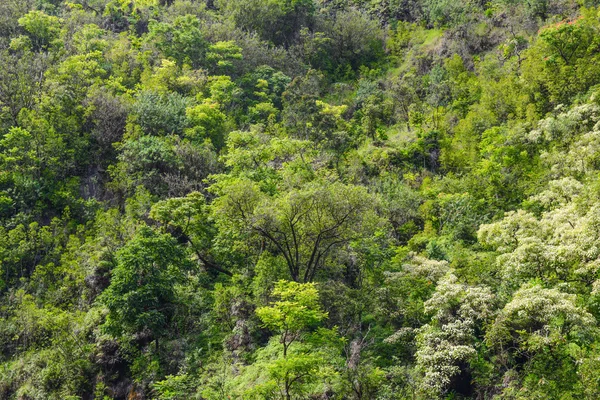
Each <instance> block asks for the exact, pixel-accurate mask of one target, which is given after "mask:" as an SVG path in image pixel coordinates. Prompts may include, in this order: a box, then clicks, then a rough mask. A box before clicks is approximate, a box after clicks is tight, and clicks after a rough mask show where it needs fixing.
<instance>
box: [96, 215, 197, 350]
mask: <svg viewBox="0 0 600 400" xmlns="http://www.w3.org/2000/svg"><path fill="white" fill-rule="evenodd" d="M116 260H117V266H116V267H115V268H114V269H113V270H112V271H111V283H110V286H109V287H108V288H107V289H106V290H105V291H104V292H103V293H102V295H101V296H100V297H99V298H98V301H99V302H100V303H101V304H103V305H105V306H106V308H107V309H108V315H107V317H106V322H105V324H104V327H105V328H106V330H107V331H109V332H111V333H114V334H117V335H120V334H128V335H133V334H136V333H144V332H148V333H149V334H150V335H151V339H153V340H154V341H155V343H156V348H157V349H158V347H159V339H160V338H161V337H162V336H163V335H165V334H166V332H167V331H168V330H169V324H170V322H171V319H172V317H173V315H174V313H175V310H176V307H177V298H176V296H175V287H174V286H175V285H176V284H177V283H179V282H181V280H182V279H183V276H184V271H185V268H186V256H185V254H184V252H183V251H182V250H181V249H180V248H179V246H178V245H177V242H176V241H175V239H173V238H172V237H171V236H170V235H168V234H159V233H156V232H154V231H153V230H152V229H150V228H148V227H142V228H140V229H139V231H138V232H137V233H136V235H135V236H134V237H133V238H132V239H131V240H130V241H129V242H128V243H127V244H126V245H125V246H124V247H123V248H122V249H121V250H119V251H118V253H117V255H116Z"/></svg>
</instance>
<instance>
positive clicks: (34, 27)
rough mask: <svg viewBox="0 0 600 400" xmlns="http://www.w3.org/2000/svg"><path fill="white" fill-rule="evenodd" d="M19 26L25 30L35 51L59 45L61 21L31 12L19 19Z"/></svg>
mask: <svg viewBox="0 0 600 400" xmlns="http://www.w3.org/2000/svg"><path fill="white" fill-rule="evenodd" d="M19 25H21V27H23V29H25V31H26V32H27V34H28V36H29V38H30V40H31V42H32V45H33V48H34V49H36V50H46V49H48V47H50V46H56V45H58V44H59V42H58V39H59V36H60V32H61V21H60V19H59V18H57V17H54V16H50V15H47V14H45V13H44V12H42V11H31V12H29V13H27V14H25V15H24V16H23V17H21V18H19Z"/></svg>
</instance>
